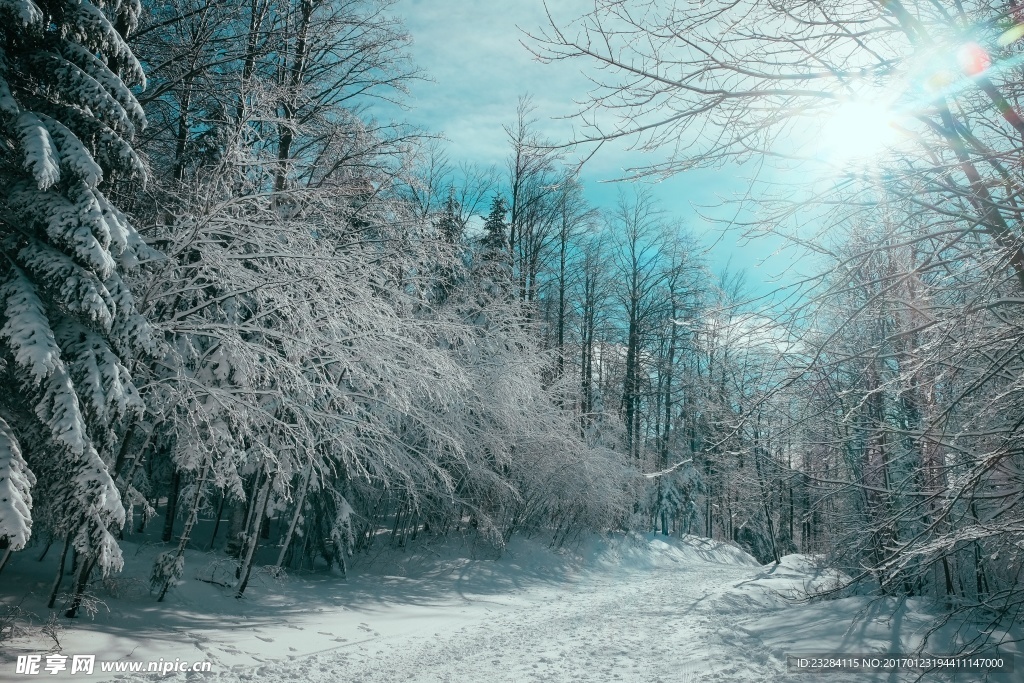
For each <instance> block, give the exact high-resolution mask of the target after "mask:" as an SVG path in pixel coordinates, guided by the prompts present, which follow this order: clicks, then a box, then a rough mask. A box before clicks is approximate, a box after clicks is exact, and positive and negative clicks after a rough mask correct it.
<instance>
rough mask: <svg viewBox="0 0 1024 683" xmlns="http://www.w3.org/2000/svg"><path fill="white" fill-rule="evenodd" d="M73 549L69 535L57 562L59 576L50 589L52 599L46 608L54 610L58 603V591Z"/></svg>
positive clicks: (47, 602)
mask: <svg viewBox="0 0 1024 683" xmlns="http://www.w3.org/2000/svg"><path fill="white" fill-rule="evenodd" d="M70 547H71V534H70V533H69V534H68V536H67V538H66V539H64V549H63V550H61V551H60V559H59V560H57V576H56V577H54V579H53V587H52V588H51V589H50V599H49V600H47V601H46V607H47V608H48V609H53V604H54V603H55V602H57V591H59V590H60V582H61V580H62V579H63V578H64V562H65V560H66V559H67V556H68V548H70Z"/></svg>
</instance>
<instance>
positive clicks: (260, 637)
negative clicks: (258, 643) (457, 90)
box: [256, 636, 274, 643]
mask: <svg viewBox="0 0 1024 683" xmlns="http://www.w3.org/2000/svg"><path fill="white" fill-rule="evenodd" d="M256 637H257V638H259V639H260V640H262V641H263V642H264V643H272V642H274V639H273V638H265V637H263V636H256Z"/></svg>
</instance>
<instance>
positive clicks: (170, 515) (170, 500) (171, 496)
mask: <svg viewBox="0 0 1024 683" xmlns="http://www.w3.org/2000/svg"><path fill="white" fill-rule="evenodd" d="M180 489H181V472H180V471H178V468H176V467H175V468H174V474H173V475H172V476H171V489H170V491H168V492H167V509H166V510H165V511H164V531H163V534H162V535H161V537H160V540H162V541H163V542H164V543H170V542H171V537H172V536H174V518H175V516H176V515H177V511H178V491H179V490H180Z"/></svg>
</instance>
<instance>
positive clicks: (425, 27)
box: [393, 0, 791, 291]
mask: <svg viewBox="0 0 1024 683" xmlns="http://www.w3.org/2000/svg"><path fill="white" fill-rule="evenodd" d="M552 4H553V5H554V6H555V7H554V9H553V12H556V13H557V16H556V19H558V20H561V21H568V20H571V19H572V18H574V17H576V16H578V15H580V14H582V13H584V12H586V11H587V9H588V7H592V3H591V0H553V2H552ZM393 12H394V13H395V14H397V15H398V16H400V17H401V18H402V19H403V20H404V22H405V25H406V27H407V28H408V30H409V32H410V33H411V34H412V37H413V41H414V43H413V46H412V56H413V59H414V61H415V62H416V64H417V65H418V66H419V67H420V68H421V69H423V70H424V71H425V72H426V74H427V75H428V77H429V78H431V79H432V80H431V81H429V82H417V83H414V84H413V85H412V88H411V97H410V98H409V100H408V104H409V106H410V110H409V111H407V112H405V113H404V116H405V117H406V120H407V121H409V122H410V123H413V124H416V125H418V126H423V127H425V128H427V129H428V130H431V131H434V132H440V133H443V134H444V135H445V137H446V138H447V139H448V140H449V141H450V146H449V155H450V157H451V159H453V160H454V161H467V162H472V163H479V164H483V165H489V164H496V165H499V166H501V165H502V164H503V163H504V161H505V159H506V157H507V155H508V151H509V149H508V145H507V141H506V138H505V133H504V131H503V129H502V126H503V125H509V124H511V123H513V121H514V119H515V115H516V106H517V103H518V100H519V97H520V96H521V95H524V94H529V95H530V96H531V97H532V100H533V103H534V105H535V107H536V109H535V112H534V116H535V118H536V119H537V121H538V127H539V128H540V130H542V131H543V133H544V135H545V136H546V137H547V138H549V139H551V140H552V141H556V142H558V141H564V140H566V139H568V137H569V136H570V135H571V132H572V121H571V120H566V119H565V118H564V117H566V116H568V115H570V114H572V113H573V112H574V111H575V104H574V99H576V100H578V99H581V98H583V97H584V96H585V95H586V92H587V85H588V83H587V80H586V78H585V76H584V75H583V74H582V73H580V69H581V68H586V66H587V65H585V64H583V63H582V62H558V63H552V64H543V63H540V62H539V61H537V60H536V59H535V58H534V56H533V55H532V54H531V53H530V52H529V51H528V50H527V49H526V48H525V47H524V46H523V45H522V42H528V40H529V39H528V38H527V37H526V35H525V34H524V33H523V30H526V31H536V30H537V29H539V28H541V27H543V26H545V25H546V21H547V20H546V18H545V13H544V6H543V4H542V2H541V1H540V0H515V1H513V2H485V1H483V0H399V2H397V3H396V5H395V6H394V7H393ZM660 160H662V159H661V157H660V156H659V155H658V154H657V153H648V154H646V155H645V154H641V153H639V152H631V151H629V150H628V149H626V145H625V144H619V145H606V146H605V147H603V148H602V149H601V150H600V151H599V152H598V154H597V155H596V156H595V157H593V158H592V159H590V160H589V161H588V163H587V165H586V166H585V167H584V170H583V174H582V180H583V182H584V185H585V187H586V188H587V195H588V198H589V199H590V201H591V202H592V203H594V204H595V205H598V206H606V207H610V206H612V205H613V204H614V202H615V197H616V193H617V191H618V187H619V184H615V183H607V182H602V181H609V180H612V179H614V178H616V177H620V176H621V175H622V172H623V170H624V169H625V168H627V167H630V166H636V165H642V164H644V163H645V162H650V163H653V162H656V161H660ZM742 175H743V171H742V169H737V168H723V169H719V170H707V171H691V172H687V173H685V174H681V175H678V176H675V177H673V178H670V179H667V180H664V181H662V182H660V183H658V184H656V185H655V186H654V187H653V190H654V194H655V196H656V197H657V198H658V199H659V200H660V202H661V204H662V206H663V208H664V209H665V211H666V212H667V213H668V214H669V215H671V216H673V217H678V218H681V219H683V221H684V222H685V223H686V224H687V225H688V226H689V228H690V230H691V231H692V232H694V233H695V234H696V235H698V237H700V238H701V239H702V241H703V243H704V244H705V245H707V247H708V250H709V251H708V261H709V263H710V265H711V266H712V268H713V269H715V270H716V271H718V270H721V269H723V268H724V267H725V266H726V264H727V263H730V264H731V266H730V267H731V268H733V269H736V268H744V269H747V271H748V274H747V277H748V282H749V283H750V285H751V286H752V287H754V288H756V289H757V290H759V291H765V290H766V289H770V288H771V287H770V286H768V283H769V282H770V281H771V279H772V276H773V275H774V274H776V273H778V272H780V271H782V270H783V269H784V268H785V267H786V265H788V263H789V262H790V260H791V259H790V258H787V257H776V258H771V254H772V253H773V251H775V249H777V248H778V246H779V244H778V243H776V244H769V243H757V244H754V245H746V246H740V245H738V244H737V236H736V235H730V234H726V235H724V236H723V235H721V231H720V229H719V228H718V227H716V226H715V225H712V224H711V223H708V222H707V221H705V220H703V219H701V218H700V216H698V214H697V211H696V210H695V207H701V206H704V207H707V206H711V205H714V204H717V203H719V198H720V197H729V196H732V195H735V194H737V193H742V192H744V191H745V190H746V189H747V183H746V182H745V181H744V179H743V178H742ZM702 213H708V211H707V210H705V211H702ZM711 213H712V214H716V215H717V216H719V217H724V216H725V215H727V214H725V213H723V212H721V211H718V212H716V211H713V210H712V211H711ZM766 257H768V259H767V260H765V259H766ZM762 261H764V263H763V264H762ZM759 264H760V265H759Z"/></svg>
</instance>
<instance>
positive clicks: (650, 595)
mask: <svg viewBox="0 0 1024 683" xmlns="http://www.w3.org/2000/svg"><path fill="white" fill-rule="evenodd" d="M700 569H703V570H705V571H698V570H697V568H690V567H687V568H679V569H676V568H671V567H656V568H653V569H651V570H650V571H648V572H645V575H644V576H632V577H617V576H614V575H603V576H590V577H588V578H587V579H585V580H583V581H581V582H580V583H578V584H577V585H575V586H573V587H572V588H570V589H567V590H562V591H546V592H538V593H535V594H533V595H531V596H529V598H528V599H527V600H526V601H524V604H519V605H515V606H512V607H509V608H506V609H501V610H496V611H495V613H494V614H493V615H491V616H488V617H487V618H484V619H482V620H480V621H478V622H476V623H473V624H466V625H460V626H459V627H458V628H456V629H454V630H446V631H434V632H433V633H423V634H420V635H417V636H416V637H415V639H408V640H406V641H405V642H403V643H387V642H384V643H380V644H379V645H377V644H374V645H369V644H368V645H367V646H366V647H365V648H361V651H360V652H358V653H352V654H348V655H343V654H341V653H337V654H334V653H332V654H325V655H321V656H318V657H314V658H311V659H309V660H307V661H306V662H303V663H302V664H300V665H299V666H298V667H294V665H293V667H294V668H293V667H287V669H290V670H292V671H296V670H297V669H301V670H302V678H304V679H306V680H310V681H321V680H322V681H329V680H353V681H366V682H367V683H369V682H371V681H401V680H412V681H472V680H478V681H579V680H587V681H652V682H653V681H714V680H723V681H734V680H748V679H749V680H757V681H771V680H776V679H778V678H779V676H780V675H781V674H782V672H783V669H784V664H782V663H780V662H778V661H775V660H773V659H772V658H770V657H769V656H768V654H767V652H765V651H763V650H758V649H754V650H753V651H751V650H748V649H746V648H747V647H749V646H750V642H749V639H744V641H743V642H739V641H738V640H737V639H736V637H735V636H733V635H730V632H731V631H734V630H735V628H736V626H737V621H739V620H740V619H741V618H743V617H747V618H749V614H737V613H730V612H728V611H727V609H723V608H724V607H725V606H724V604H723V601H722V597H723V593H724V592H725V591H726V589H728V588H729V587H731V586H732V585H734V584H736V583H739V582H741V581H744V580H747V579H750V578H751V577H752V576H753V575H754V574H755V573H756V570H751V569H750V568H742V569H738V568H736V567H729V566H721V565H719V566H716V565H706V566H704V567H701V568H700ZM623 579H625V580H623ZM396 646H397V647H396ZM266 674H267V675H268V678H270V679H271V680H273V679H276V678H280V679H282V680H283V679H285V676H286V670H285V669H279V670H272V671H267V672H266Z"/></svg>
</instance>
